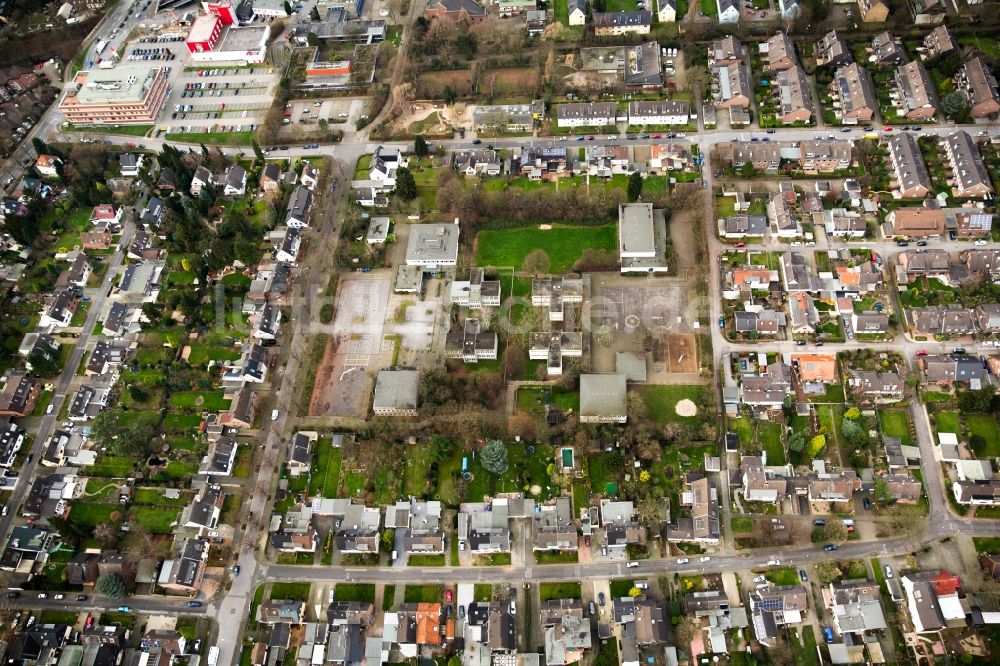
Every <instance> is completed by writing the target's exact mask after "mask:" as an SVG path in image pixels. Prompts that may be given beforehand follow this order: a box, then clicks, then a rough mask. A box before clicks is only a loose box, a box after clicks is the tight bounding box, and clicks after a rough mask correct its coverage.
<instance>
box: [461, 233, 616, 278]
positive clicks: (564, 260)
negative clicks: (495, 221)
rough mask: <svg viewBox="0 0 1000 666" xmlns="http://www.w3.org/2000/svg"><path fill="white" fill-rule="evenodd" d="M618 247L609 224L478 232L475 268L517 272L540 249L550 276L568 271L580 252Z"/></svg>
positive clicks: (611, 249) (614, 234)
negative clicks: (527, 257) (510, 267)
mask: <svg viewBox="0 0 1000 666" xmlns="http://www.w3.org/2000/svg"><path fill="white" fill-rule="evenodd" d="M617 246H618V229H617V227H616V226H615V225H613V224H607V225H604V226H600V227H594V226H590V227H569V226H556V227H554V228H553V229H549V230H548V231H543V230H541V229H539V228H537V227H525V228H522V229H509V230H506V231H481V232H479V234H478V236H476V265H477V266H513V267H514V268H516V269H518V270H520V269H521V265H522V264H523V262H524V257H525V256H526V255H527V254H529V253H530V252H531V251H533V250H542V251H544V252H545V253H546V254H547V255H548V256H549V260H550V262H551V268H550V272H551V273H552V274H554V275H558V274H561V273H565V272H567V271H569V270H570V269H571V268H572V267H573V264H574V263H576V261H577V260H578V259H579V258H580V255H582V254H583V251H584V250H587V249H595V250H598V249H600V250H610V251H613V250H615V249H616V248H617Z"/></svg>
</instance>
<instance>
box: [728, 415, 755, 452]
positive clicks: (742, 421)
mask: <svg viewBox="0 0 1000 666" xmlns="http://www.w3.org/2000/svg"><path fill="white" fill-rule="evenodd" d="M726 428H727V429H728V430H729V431H730V432H735V433H736V436H737V437H739V438H740V444H741V445H744V446H749V444H750V421H749V420H748V419H746V418H744V417H742V416H738V417H736V418H734V419H726Z"/></svg>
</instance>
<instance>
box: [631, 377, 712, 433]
mask: <svg viewBox="0 0 1000 666" xmlns="http://www.w3.org/2000/svg"><path fill="white" fill-rule="evenodd" d="M641 395H642V398H643V400H645V402H646V412H647V414H648V415H649V420H650V421H653V422H654V423H688V424H696V423H698V420H699V419H700V418H701V417H699V416H697V415H696V416H680V415H679V414H678V413H677V403H678V402H680V401H681V400H685V399H687V400H690V401H691V402H693V403H694V404H695V405H697V406H698V409H699V410H701V409H707V408H709V407H710V406H706V405H705V404H704V396H705V390H704V387H702V386H644V387H642V389H641Z"/></svg>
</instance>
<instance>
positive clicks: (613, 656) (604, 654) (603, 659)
mask: <svg viewBox="0 0 1000 666" xmlns="http://www.w3.org/2000/svg"><path fill="white" fill-rule="evenodd" d="M595 663H597V664H600V665H601V666H614V665H615V664H618V663H620V662H619V661H618V639H617V638H614V637H611V638H609V639H608V640H606V641H602V642H601V645H600V648H599V649H598V651H597V661H596V662H595Z"/></svg>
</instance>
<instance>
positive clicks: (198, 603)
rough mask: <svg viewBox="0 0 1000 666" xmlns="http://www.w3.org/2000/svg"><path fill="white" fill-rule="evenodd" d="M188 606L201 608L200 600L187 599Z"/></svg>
mask: <svg viewBox="0 0 1000 666" xmlns="http://www.w3.org/2000/svg"><path fill="white" fill-rule="evenodd" d="M188 608H201V602H200V601H189V602H188Z"/></svg>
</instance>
